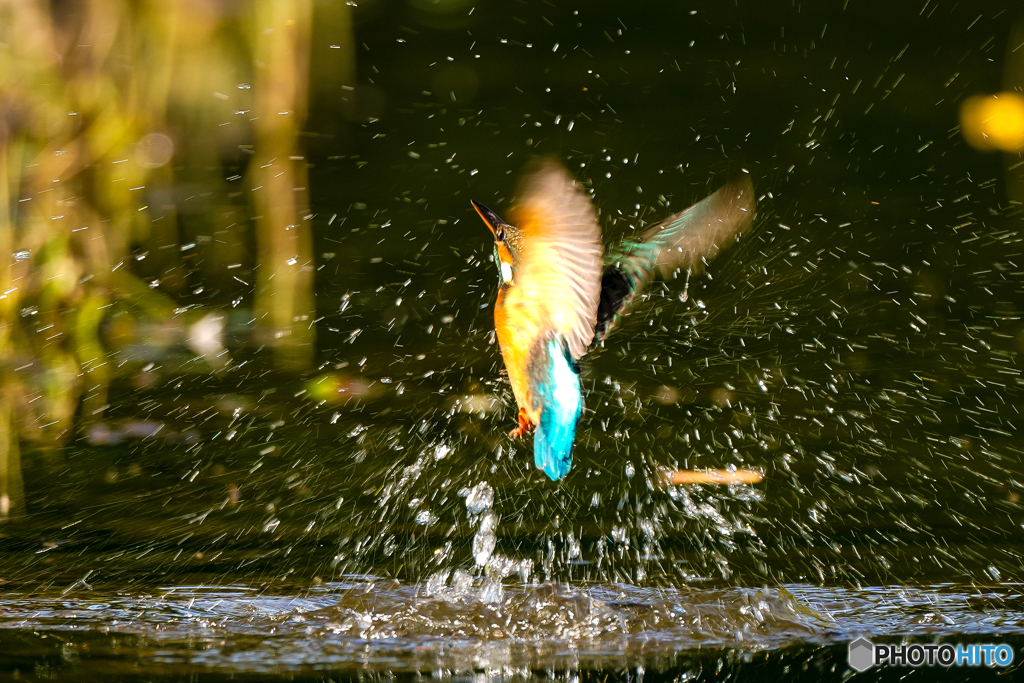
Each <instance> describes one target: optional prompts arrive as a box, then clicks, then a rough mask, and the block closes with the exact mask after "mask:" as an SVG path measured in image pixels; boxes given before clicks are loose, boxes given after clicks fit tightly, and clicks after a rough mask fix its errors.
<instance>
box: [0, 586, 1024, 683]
mask: <svg viewBox="0 0 1024 683" xmlns="http://www.w3.org/2000/svg"><path fill="white" fill-rule="evenodd" d="M880 635H881V636H885V637H887V638H889V639H892V638H893V637H897V636H909V637H913V638H914V639H915V640H917V641H919V642H928V641H933V640H935V639H944V640H950V639H954V640H957V641H965V640H979V639H980V640H986V639H987V640H990V641H991V640H993V639H996V640H998V641H1000V642H1004V641H1009V642H1011V643H1021V642H1024V638H1022V636H1024V594H1022V592H1021V590H1020V587H1018V586H993V587H989V588H980V587H979V588H978V589H975V590H973V591H971V592H965V591H964V590H963V589H962V588H961V587H957V586H948V585H947V586H942V585H934V586H914V587H866V588H862V589H835V588H821V587H816V586H811V585H807V584H795V585H789V586H780V587H775V588H761V589H753V588H749V589H748V588H736V587H732V588H714V589H708V588H700V587H684V588H677V589H651V588H640V587H636V586H629V585H587V586H570V585H564V584H536V585H525V586H524V585H509V586H506V587H504V588H499V587H496V585H495V583H494V582H493V581H491V580H490V579H486V578H479V577H478V578H473V577H472V576H470V575H469V574H465V573H461V572H456V573H455V574H454V575H452V576H447V572H446V573H444V574H441V575H438V576H436V577H433V578H432V579H431V580H430V581H429V582H427V583H425V584H418V585H405V584H402V583H399V582H397V581H389V580H386V579H383V578H380V577H350V578H348V579H347V580H346V581H345V582H339V583H330V584H323V585H319V586H314V587H312V588H306V589H298V588H292V589H290V590H289V589H288V588H287V587H278V588H275V589H273V590H267V589H261V588H247V587H242V586H216V587H203V586H175V587H166V588H157V589H154V590H152V591H148V592H146V593H126V592H110V593H107V592H104V591H87V590H82V589H75V590H70V591H64V592H63V594H61V593H58V592H55V591H42V592H38V593H13V594H8V595H6V596H4V598H3V600H2V601H0V645H4V646H5V648H4V650H3V651H7V652H11V650H7V649H6V647H9V646H10V645H11V644H12V643H15V642H18V643H19V649H21V651H22V652H23V653H24V652H26V651H27V652H32V653H33V655H34V657H35V659H34V662H35V664H33V667H34V669H31V670H29V671H22V673H26V674H30V673H34V674H36V675H39V674H40V672H43V673H45V672H46V671H49V672H53V673H75V672H79V673H81V674H82V675H92V674H95V673H96V672H100V671H104V670H107V671H109V672H110V673H111V674H117V675H126V674H127V673H128V672H129V671H130V668H131V667H132V666H142V667H144V668H145V669H147V670H149V669H151V668H152V667H154V666H155V665H167V666H169V667H170V669H169V670H171V671H173V670H174V667H175V666H177V665H188V666H189V667H193V668H194V670H195V671H196V672H203V671H211V672H212V671H216V672H219V673H220V674H226V673H231V672H234V673H236V674H289V675H300V674H301V675H310V676H316V675H321V674H322V675H324V676H327V675H330V674H331V672H335V673H339V674H340V673H344V672H346V671H347V672H348V674H346V675H356V674H357V673H358V672H364V673H365V672H378V673H383V672H391V673H395V674H400V673H417V672H418V673H421V674H423V675H425V676H438V675H440V676H442V677H448V676H458V675H465V674H481V675H483V676H484V678H485V679H497V680H508V679H515V678H526V677H529V676H531V675H533V674H534V672H543V671H547V670H558V671H564V672H573V671H588V670H590V671H592V670H607V671H612V672H615V671H620V672H621V671H627V670H632V671H634V672H636V671H637V670H638V668H639V670H640V671H645V670H647V671H650V672H654V673H656V672H663V673H664V672H669V671H676V670H678V671H676V675H683V674H685V673H686V672H687V671H688V672H689V673H690V674H691V675H693V676H698V675H699V674H701V672H702V671H703V670H704V666H705V663H703V662H701V661H700V658H701V657H702V656H705V657H706V656H708V655H712V656H714V657H718V658H722V657H725V660H729V659H730V658H732V660H734V661H742V660H743V659H744V658H746V660H747V661H752V660H751V658H754V660H757V661H766V660H765V655H766V654H767V653H770V652H773V651H776V652H778V651H783V652H785V651H786V648H790V651H791V652H797V653H803V654H807V653H812V652H817V653H818V655H819V656H820V655H822V653H828V656H827V657H826V660H827V663H828V666H829V667H832V668H835V669H836V671H835V672H834V673H837V674H841V673H842V672H843V671H844V670H845V659H844V658H845V653H844V652H842V648H841V647H840V648H838V649H837V648H836V647H835V645H836V644H838V645H845V643H846V642H847V641H848V640H851V639H853V638H855V637H858V636H869V637H870V636H880ZM726 653H729V654H726ZM758 653H765V654H761V655H759V654H758ZM23 656H24V655H23ZM26 659H28V658H27V657H26ZM792 659H794V660H798V661H801V659H802V655H801V656H796V655H793V656H792ZM725 660H723V661H725ZM17 661H18V657H17V656H13V657H12V656H11V655H10V654H8V655H3V654H0V664H2V665H3V666H4V668H5V669H6V670H7V671H8V672H10V671H11V668H12V667H14V668H16V667H17ZM821 663H822V662H819V664H821ZM107 667H113V668H110V669H107ZM654 673H651V674H649V675H654ZM933 675H937V674H935V673H934V672H933Z"/></svg>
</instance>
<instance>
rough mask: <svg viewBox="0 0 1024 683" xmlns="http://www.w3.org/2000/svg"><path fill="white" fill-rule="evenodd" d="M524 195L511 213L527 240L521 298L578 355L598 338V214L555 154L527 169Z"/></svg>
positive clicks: (519, 283) (519, 275) (518, 287)
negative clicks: (595, 336)
mask: <svg viewBox="0 0 1024 683" xmlns="http://www.w3.org/2000/svg"><path fill="white" fill-rule="evenodd" d="M519 197H520V199H519V203H518V205H517V206H516V207H515V208H514V209H513V213H512V223H513V224H514V225H516V226H517V227H518V228H519V231H520V232H521V234H522V244H523V247H522V253H521V255H520V258H521V259H522V261H521V263H520V264H519V267H518V269H517V274H516V285H515V287H514V288H513V289H515V290H518V291H517V292H516V295H517V296H516V298H517V299H519V300H520V301H522V302H524V303H527V304H528V305H530V306H531V307H535V310H536V311H538V313H540V314H541V315H543V316H544V317H545V318H547V320H546V322H547V323H548V324H549V325H550V326H551V329H552V330H554V331H556V332H558V333H560V334H561V335H562V337H563V338H564V339H565V341H566V344H567V346H568V348H569V353H570V354H572V357H573V359H577V360H578V359H579V358H580V357H582V356H583V354H585V353H586V352H587V349H588V348H589V347H590V343H591V341H593V339H594V326H595V324H596V323H597V304H598V301H599V299H600V296H601V266H602V261H601V259H602V253H603V250H602V247H601V229H600V227H598V224H597V216H596V214H595V213H594V208H593V206H592V205H591V203H590V198H589V197H588V196H587V195H586V194H585V193H584V192H583V190H582V189H580V187H579V186H578V185H577V184H576V181H575V180H573V178H572V177H571V176H570V175H569V173H568V172H567V171H566V170H565V168H563V167H562V165H561V164H560V163H558V162H557V161H555V160H553V159H545V160H542V161H540V162H539V163H538V165H537V166H536V167H535V168H534V169H533V170H532V171H531V172H529V173H528V174H527V176H526V178H525V179H524V181H523V184H522V187H521V190H520V193H519ZM510 294H511V293H510Z"/></svg>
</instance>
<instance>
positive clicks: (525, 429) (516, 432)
mask: <svg viewBox="0 0 1024 683" xmlns="http://www.w3.org/2000/svg"><path fill="white" fill-rule="evenodd" d="M536 426H537V425H535V424H533V421H532V420H530V418H529V417H527V416H526V410H525V409H523V408H520V409H519V426H518V427H516V428H515V429H513V430H512V431H511V432H509V433H508V435H509V436H516V437H518V436H526V435H527V434H529V433H530V432H532V431H533V428H534V427H536Z"/></svg>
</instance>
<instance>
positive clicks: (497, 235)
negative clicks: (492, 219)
mask: <svg viewBox="0 0 1024 683" xmlns="http://www.w3.org/2000/svg"><path fill="white" fill-rule="evenodd" d="M494 239H496V240H497V241H499V242H504V241H505V228H498V229H497V230H496V231H495V232H494Z"/></svg>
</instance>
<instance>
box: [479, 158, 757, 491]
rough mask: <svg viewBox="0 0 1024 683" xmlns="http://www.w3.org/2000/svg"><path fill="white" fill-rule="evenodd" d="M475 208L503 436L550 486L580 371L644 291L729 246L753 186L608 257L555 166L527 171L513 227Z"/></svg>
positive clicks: (731, 186) (741, 180) (728, 193)
mask: <svg viewBox="0 0 1024 683" xmlns="http://www.w3.org/2000/svg"><path fill="white" fill-rule="evenodd" d="M472 204H473V208H475V209H476V211H477V213H478V214H480V217H481V218H482V219H483V221H484V223H486V224H487V227H488V228H490V230H491V232H492V233H493V235H494V262H495V264H496V265H497V266H498V271H499V284H498V299H497V302H496V304H495V307H494V327H495V331H496V333H497V337H498V344H499V345H500V347H501V354H502V357H503V359H504V361H505V368H506V370H507V371H508V377H509V381H510V382H511V384H512V393H513V394H514V395H515V398H516V403H517V404H518V406H519V423H518V426H517V427H516V428H515V429H513V430H512V436H525V435H526V434H528V433H530V432H533V433H534V437H533V456H534V464H535V465H536V466H537V468H538V469H541V470H543V471H544V473H545V474H547V475H548V477H550V478H551V479H552V480H554V481H557V480H559V479H562V478H563V477H565V475H566V474H568V473H569V469H570V468H571V467H572V447H573V441H574V439H575V436H576V426H577V424H578V423H579V421H580V417H581V416H582V415H583V392H582V388H581V384H580V373H579V365H578V363H579V361H580V359H581V358H583V356H584V355H586V354H587V352H588V351H589V350H590V349H592V348H593V347H594V346H595V345H597V344H598V343H600V342H601V341H602V340H604V339H605V338H606V337H607V336H608V334H609V333H610V332H611V331H612V330H613V329H614V328H615V327H616V326H617V325H618V323H619V321H620V320H621V319H622V316H623V315H625V314H626V313H627V312H628V311H629V309H630V307H631V305H632V303H633V301H634V300H635V299H636V297H637V296H638V295H639V294H640V293H641V292H643V290H644V288H645V287H646V286H647V285H648V283H650V282H652V281H653V280H654V279H655V278H658V277H660V278H663V279H667V278H670V277H673V276H674V275H675V274H677V273H679V272H682V271H687V272H689V273H695V272H699V271H700V270H701V269H702V268H703V266H704V265H705V264H706V263H707V262H708V261H709V260H710V259H712V258H713V257H714V256H715V255H716V254H717V253H718V252H719V251H720V250H721V249H724V248H725V247H727V246H729V245H731V244H732V243H733V242H735V241H736V239H737V238H738V237H739V236H740V234H741V233H742V232H743V231H745V230H747V229H748V228H749V227H750V225H751V221H752V220H753V217H754V190H753V186H752V184H751V182H750V179H749V177H748V176H747V175H746V174H743V175H740V176H738V177H737V178H735V179H734V180H732V181H730V182H729V183H727V184H726V185H725V186H723V187H721V188H720V189H718V190H717V191H716V192H715V193H714V194H711V195H710V196H708V197H706V198H704V199H703V200H701V201H700V202H698V203H696V204H694V205H693V206H691V207H690V208H688V209H686V210H685V211H682V212H680V213H677V214H675V215H674V216H670V217H668V218H666V219H665V220H663V221H661V222H660V223H658V224H657V225H655V226H653V227H651V228H649V229H647V230H645V231H643V232H641V233H640V234H639V235H636V236H634V237H630V238H627V239H625V240H623V241H622V242H621V243H620V244H618V245H615V246H614V247H611V248H609V249H608V251H607V252H605V250H604V248H603V245H602V241H601V228H600V226H599V225H598V222H597V214H596V213H595V211H594V207H593V205H592V204H591V201H590V197H589V196H587V194H586V193H585V192H584V191H583V190H582V189H581V188H580V186H579V184H578V183H577V182H576V181H575V179H574V178H573V177H572V176H571V175H570V174H569V172H568V171H566V169H565V167H564V166H562V164H561V163H560V162H559V161H557V160H555V159H552V158H544V159H539V160H536V161H534V162H533V166H532V168H530V169H529V170H528V171H527V173H526V175H525V177H524V179H523V181H522V185H521V187H520V191H519V200H518V203H517V204H516V205H514V206H513V207H512V210H511V213H510V214H509V215H510V217H511V220H512V222H511V223H507V222H505V221H504V220H503V219H502V218H501V217H499V216H498V214H496V213H495V212H494V211H492V210H490V209H488V208H487V207H486V206H484V205H483V204H481V203H479V202H477V201H472Z"/></svg>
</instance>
